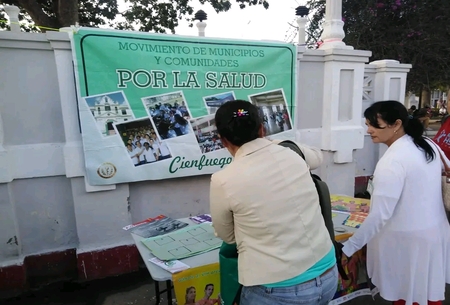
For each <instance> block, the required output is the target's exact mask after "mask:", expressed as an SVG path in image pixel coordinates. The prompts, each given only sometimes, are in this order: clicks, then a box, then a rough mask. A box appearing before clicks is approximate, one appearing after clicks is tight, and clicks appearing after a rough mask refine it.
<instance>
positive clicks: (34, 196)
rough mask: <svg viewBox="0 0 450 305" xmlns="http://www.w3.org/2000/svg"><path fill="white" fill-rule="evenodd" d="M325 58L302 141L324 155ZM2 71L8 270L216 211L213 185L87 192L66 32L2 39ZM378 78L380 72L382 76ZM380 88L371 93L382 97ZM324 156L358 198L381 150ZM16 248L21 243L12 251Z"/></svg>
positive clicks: (317, 60)
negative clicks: (155, 219) (163, 218)
mask: <svg viewBox="0 0 450 305" xmlns="http://www.w3.org/2000/svg"><path fill="white" fill-rule="evenodd" d="M324 56H325V53H324V52H323V51H318V53H316V54H314V53H308V52H307V53H306V54H305V55H304V57H303V59H302V61H301V65H300V73H299V91H301V92H300V94H299V95H298V97H299V104H298V107H297V112H296V124H297V128H298V129H299V130H301V137H300V138H301V139H302V140H303V141H304V142H306V143H307V144H310V145H315V146H318V147H321V145H323V143H322V140H321V135H320V133H317V131H318V130H319V131H320V129H321V128H322V127H323V126H322V125H323V124H324V121H323V115H322V111H323V107H324V100H323V99H324V92H325V90H324V78H327V77H328V75H325V68H324V67H325V65H324V58H323V57H324ZM339 56H341V55H339ZM339 56H338V57H339ZM339 58H340V59H338V61H340V60H341V59H342V57H339ZM362 60H363V59H359V62H360V63H361V62H362ZM0 62H1V63H2V73H0V169H1V170H0V244H1V246H0V266H2V265H8V264H11V262H20V260H21V259H23V257H24V256H26V255H30V254H38V253H44V252H52V251H58V250H62V249H68V248H77V249H78V252H86V251H92V250H98V249H103V248H109V247H114V246H117V245H127V244H132V240H131V237H130V235H129V234H128V233H127V232H125V231H123V230H122V227H123V226H124V225H127V224H129V223H132V222H136V221H139V220H142V219H145V218H147V217H151V216H155V215H158V214H165V215H167V216H169V217H183V216H187V215H195V214H199V213H205V212H208V210H209V202H208V201H209V179H210V177H209V176H197V177H189V178H180V179H172V180H163V181H146V182H138V183H130V184H122V185H112V186H104V187H92V186H89V185H87V184H86V181H85V179H84V156H83V150H82V144H81V136H80V127H79V121H78V113H77V101H76V94H75V87H74V81H73V80H74V75H73V66H72V55H71V50H70V44H69V41H68V36H67V34H66V33H57V32H48V33H47V34H30V33H12V32H0ZM370 69H372V70H371V71H372V73H377V68H376V67H372V68H370ZM385 72H386V71H384V72H383V73H385ZM355 75H359V74H355ZM374 75H375V74H374ZM358 82H359V83H360V84H362V83H363V80H359V79H358ZM380 83H381V81H380ZM370 86H373V84H372V85H367V86H366V85H365V89H364V90H365V91H364V90H363V91H364V92H366V93H367V92H368V91H370V90H372V91H373V90H376V89H375V88H374V87H373V88H372V87H370ZM366 87H367V88H366ZM380 90H381V89H380ZM383 90H384V89H383ZM359 91H360V90H359V89H358V90H356V91H355V92H359ZM367 94H368V95H370V94H371V93H367ZM364 103H365V104H366V105H368V104H369V101H364ZM356 106H358V105H356ZM358 107H359V108H358ZM358 107H357V109H360V107H361V105H359V106H358ZM361 117H362V115H361ZM352 124H353V123H352ZM355 126H356V125H355ZM356 127H357V126H356ZM324 155H325V157H324V160H325V165H324V166H323V167H322V168H321V169H320V171H319V173H320V174H321V175H322V176H323V178H325V179H326V181H327V182H328V183H329V185H330V187H331V189H332V191H334V190H341V189H346V190H347V192H348V193H349V194H351V193H352V187H353V184H354V181H352V180H353V178H354V176H366V175H367V176H370V175H371V174H372V173H373V169H374V166H375V163H376V160H378V149H376V147H374V145H373V144H372V143H371V141H370V138H368V137H364V148H363V149H360V150H356V151H355V152H354V153H353V160H354V162H351V161H349V162H347V161H346V162H341V163H336V157H335V156H334V153H333V152H331V151H326V152H324ZM355 168H356V172H355ZM343 171H345V172H346V173H347V174H346V176H345V179H343V178H342V172H343ZM348 173H350V174H348ZM353 173H354V174H353ZM15 239H17V245H16V244H15V242H14V241H15ZM8 240H12V242H10V243H8V244H7V245H6V246H5V244H4V243H5V241H8Z"/></svg>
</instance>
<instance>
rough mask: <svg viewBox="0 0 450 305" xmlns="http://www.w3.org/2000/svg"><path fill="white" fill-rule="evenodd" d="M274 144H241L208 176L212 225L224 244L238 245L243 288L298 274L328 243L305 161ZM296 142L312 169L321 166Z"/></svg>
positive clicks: (316, 156) (310, 150)
mask: <svg viewBox="0 0 450 305" xmlns="http://www.w3.org/2000/svg"><path fill="white" fill-rule="evenodd" d="M278 142H279V141H278ZM276 143H277V142H275V141H270V140H267V139H263V138H259V139H256V140H254V141H251V142H249V143H246V144H244V145H243V146H241V147H240V148H239V150H238V151H237V153H236V156H235V158H234V160H233V162H232V163H231V164H229V165H228V166H227V167H226V168H225V169H223V170H222V171H220V172H217V173H215V174H214V175H212V178H211V191H210V208H211V215H212V220H213V226H214V229H215V231H216V234H217V235H218V236H219V237H220V238H221V239H223V240H224V241H225V242H226V243H230V244H232V243H236V244H237V248H238V252H239V259H238V265H239V282H240V283H241V284H243V285H244V286H253V285H262V284H270V283H276V282H280V281H283V280H287V279H290V278H293V277H295V276H298V275H300V274H302V273H303V272H305V271H306V270H307V269H309V268H310V267H312V266H313V265H314V264H315V263H316V262H318V261H319V260H320V259H321V258H323V257H324V256H325V255H326V254H327V253H328V252H329V251H330V250H331V247H332V243H331V240H330V237H329V234H328V231H327V229H326V227H325V223H324V221H323V218H322V214H321V212H320V206H319V198H318V195H317V191H316V188H315V186H314V183H313V182H312V180H311V176H310V174H309V168H308V166H307V164H306V163H305V162H304V161H303V159H302V158H301V157H300V156H298V155H297V154H296V153H295V152H293V151H292V150H290V149H288V148H284V147H282V146H279V145H277V144H276ZM298 146H299V147H300V149H301V150H302V151H303V153H304V155H305V158H306V162H307V163H308V165H309V167H310V168H311V169H314V168H317V167H318V166H319V165H320V164H321V162H322V153H321V152H320V151H319V150H317V149H313V148H309V147H307V146H305V145H301V144H298Z"/></svg>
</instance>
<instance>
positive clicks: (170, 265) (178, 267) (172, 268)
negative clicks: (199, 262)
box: [149, 257, 190, 273]
mask: <svg viewBox="0 0 450 305" xmlns="http://www.w3.org/2000/svg"><path fill="white" fill-rule="evenodd" d="M149 261H150V262H152V263H153V264H155V265H157V266H159V267H161V268H163V269H164V270H166V271H169V272H170V273H177V272H180V271H183V270H186V269H189V268H190V267H189V266H188V265H186V264H185V263H182V262H180V261H179V260H173V261H162V260H160V259H158V258H156V257H153V258H150V259H149Z"/></svg>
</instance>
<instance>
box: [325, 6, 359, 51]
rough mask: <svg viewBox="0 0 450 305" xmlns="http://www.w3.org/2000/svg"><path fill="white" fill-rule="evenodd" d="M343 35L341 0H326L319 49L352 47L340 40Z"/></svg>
mask: <svg viewBox="0 0 450 305" xmlns="http://www.w3.org/2000/svg"><path fill="white" fill-rule="evenodd" d="M344 37H345V33H344V22H343V21H342V0H327V2H326V11H325V22H324V23H323V32H322V37H321V40H322V41H323V43H322V44H321V45H320V49H323V50H325V49H333V48H343V49H353V47H351V46H347V45H345V43H344V42H343V41H342V40H343V39H344Z"/></svg>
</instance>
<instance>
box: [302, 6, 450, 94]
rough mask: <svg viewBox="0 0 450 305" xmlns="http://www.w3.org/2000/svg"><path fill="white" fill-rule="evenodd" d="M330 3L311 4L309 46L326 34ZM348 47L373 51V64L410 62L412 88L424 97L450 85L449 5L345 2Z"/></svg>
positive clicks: (343, 9) (410, 87) (410, 84)
mask: <svg viewBox="0 0 450 305" xmlns="http://www.w3.org/2000/svg"><path fill="white" fill-rule="evenodd" d="M325 2H326V1H325V0H309V1H308V6H309V7H310V9H311V11H312V12H313V13H314V15H313V16H312V18H311V20H310V24H309V27H308V29H307V32H308V45H309V46H314V45H315V44H316V43H317V42H318V41H319V40H320V35H321V33H322V30H321V26H322V23H323V19H324V15H325ZM342 2H343V8H342V15H343V21H344V22H345V26H344V31H345V35H346V36H345V39H344V41H345V43H346V44H347V45H351V46H353V47H354V48H355V49H359V50H370V51H372V58H371V59H370V60H371V61H373V60H381V59H394V60H398V61H400V62H402V63H410V64H412V65H413V69H412V70H411V72H410V73H409V74H408V84H407V86H408V89H409V90H412V91H415V92H419V91H420V90H422V89H428V90H430V89H435V88H437V87H439V86H447V85H448V84H450V69H449V68H450V23H449V20H450V1H448V0H343V1H342Z"/></svg>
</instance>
